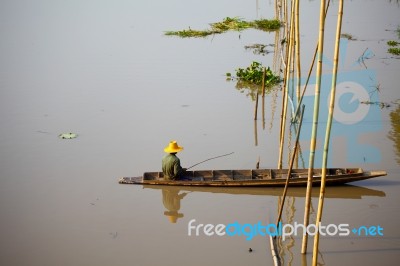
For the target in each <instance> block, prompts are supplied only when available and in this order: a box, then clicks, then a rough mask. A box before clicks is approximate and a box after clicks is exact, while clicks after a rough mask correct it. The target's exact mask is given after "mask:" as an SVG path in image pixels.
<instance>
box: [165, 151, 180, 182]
mask: <svg viewBox="0 0 400 266" xmlns="http://www.w3.org/2000/svg"><path fill="white" fill-rule="evenodd" d="M162 171H163V173H164V179H167V180H171V179H172V180H174V179H178V178H179V175H180V174H181V173H182V172H183V169H182V167H181V161H180V160H179V158H178V157H176V155H175V154H172V153H170V154H167V155H165V156H164V157H163V159H162Z"/></svg>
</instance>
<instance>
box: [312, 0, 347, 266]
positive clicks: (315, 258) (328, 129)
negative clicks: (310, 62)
mask: <svg viewBox="0 0 400 266" xmlns="http://www.w3.org/2000/svg"><path fill="white" fill-rule="evenodd" d="M343 2H344V1H343V0H340V1H339V11H338V21H337V28H336V44H335V53H334V57H333V70H332V87H331V99H330V103H329V115H328V121H327V125H326V133H325V143H324V153H323V156H322V173H321V188H320V194H319V203H318V211H317V219H316V222H315V224H317V227H319V224H320V222H321V219H322V210H323V207H324V197H325V182H326V167H327V162H328V151H329V141H330V134H331V127H332V119H333V111H334V108H335V95H336V79H337V69H338V62H339V47H340V34H341V29H342V17H343ZM318 244H319V231H318V230H317V233H316V234H315V236H314V251H313V265H317V261H318Z"/></svg>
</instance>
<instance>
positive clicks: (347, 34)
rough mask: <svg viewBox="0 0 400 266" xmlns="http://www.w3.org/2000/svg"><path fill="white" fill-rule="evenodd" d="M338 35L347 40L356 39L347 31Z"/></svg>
mask: <svg viewBox="0 0 400 266" xmlns="http://www.w3.org/2000/svg"><path fill="white" fill-rule="evenodd" d="M340 37H342V38H346V39H347V40H349V41H356V40H357V39H356V38H354V36H353V35H351V34H349V33H342V34H340Z"/></svg>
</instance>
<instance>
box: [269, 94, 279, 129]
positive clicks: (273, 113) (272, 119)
mask: <svg viewBox="0 0 400 266" xmlns="http://www.w3.org/2000/svg"><path fill="white" fill-rule="evenodd" d="M277 98H278V90H274V91H273V92H272V100H271V122H270V124H269V131H271V129H272V126H273V124H274V117H275V111H276V100H277Z"/></svg>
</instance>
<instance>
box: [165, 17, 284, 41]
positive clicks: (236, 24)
mask: <svg viewBox="0 0 400 266" xmlns="http://www.w3.org/2000/svg"><path fill="white" fill-rule="evenodd" d="M210 26H211V29H209V30H192V29H191V28H190V27H189V29H188V30H181V31H166V32H165V35H167V36H179V37H181V38H189V37H206V36H208V35H212V34H220V33H223V32H226V31H229V30H235V31H242V30H245V29H248V28H254V29H258V30H263V31H276V30H278V29H279V28H280V27H281V26H282V23H281V22H280V21H279V20H277V19H272V20H268V19H261V20H254V21H245V20H243V19H240V18H238V17H234V18H231V17H226V18H224V19H223V21H221V22H216V23H211V24H210Z"/></svg>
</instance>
